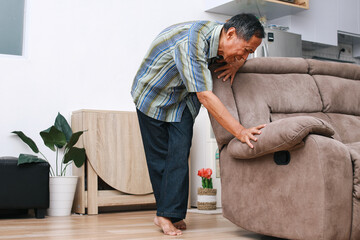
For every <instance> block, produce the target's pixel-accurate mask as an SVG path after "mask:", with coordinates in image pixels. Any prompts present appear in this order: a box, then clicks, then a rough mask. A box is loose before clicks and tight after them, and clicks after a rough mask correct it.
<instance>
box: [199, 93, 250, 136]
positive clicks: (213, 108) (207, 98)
mask: <svg viewBox="0 0 360 240" xmlns="http://www.w3.org/2000/svg"><path fill="white" fill-rule="evenodd" d="M197 96H198V99H199V101H200V102H201V103H202V104H203V105H204V107H205V108H206V109H207V110H208V111H209V113H210V114H211V115H212V116H213V117H214V118H215V120H216V121H217V122H218V123H219V124H220V125H221V126H223V128H225V129H226V130H227V131H229V132H230V133H231V134H233V135H234V136H235V137H236V138H240V135H241V131H242V130H243V129H244V127H243V126H242V125H241V124H240V123H239V121H237V120H236V119H235V118H234V117H233V116H232V115H231V114H230V112H229V111H228V110H227V109H226V107H225V106H224V104H223V103H222V102H221V101H220V99H219V98H218V97H217V96H216V95H215V94H214V93H213V92H212V91H204V92H198V93H197Z"/></svg>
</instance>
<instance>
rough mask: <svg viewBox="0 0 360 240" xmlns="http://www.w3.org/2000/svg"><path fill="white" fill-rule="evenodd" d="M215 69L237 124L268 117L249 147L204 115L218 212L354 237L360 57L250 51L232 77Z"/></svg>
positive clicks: (219, 91)
mask: <svg viewBox="0 0 360 240" xmlns="http://www.w3.org/2000/svg"><path fill="white" fill-rule="evenodd" d="M213 69H216V67H213ZM217 75H218V73H213V82H214V89H213V91H214V93H215V94H216V95H217V96H218V97H219V98H220V100H221V101H222V102H223V103H224V104H225V106H226V107H227V108H228V110H229V111H230V113H231V114H232V115H233V116H234V117H235V118H236V119H238V120H239V121H240V123H241V124H242V125H243V126H245V127H247V128H248V127H254V126H257V125H260V124H264V123H265V124H267V125H266V127H265V128H263V129H262V134H261V135H257V138H258V141H257V142H253V145H254V149H250V148H249V147H248V146H247V145H246V144H244V143H241V142H240V141H239V140H237V139H236V138H234V136H232V135H231V134H230V133H229V132H227V131H226V130H225V129H224V128H222V127H221V126H220V125H219V124H218V123H217V122H216V121H215V120H214V119H213V118H212V117H211V116H210V120H211V123H212V127H213V130H214V134H215V137H216V140H217V143H218V146H219V149H220V169H221V191H222V207H223V215H224V217H226V218H227V219H229V220H230V221H231V222H233V223H235V224H237V225H238V226H240V227H242V228H244V229H247V230H250V231H253V232H257V233H260V234H264V235H269V236H275V237H281V238H287V239H299V240H300V239H301V240H303V239H306V240H308V239H313V240H325V239H328V240H330V239H331V240H348V239H351V240H358V239H360V66H358V65H354V64H345V63H334V62H323V61H318V60H313V59H302V58H255V59H250V60H248V61H247V62H246V64H245V65H244V66H243V67H242V68H241V69H240V71H239V72H238V73H237V75H236V77H235V79H234V82H233V85H232V86H231V85H230V81H226V82H223V81H222V80H219V79H217Z"/></svg>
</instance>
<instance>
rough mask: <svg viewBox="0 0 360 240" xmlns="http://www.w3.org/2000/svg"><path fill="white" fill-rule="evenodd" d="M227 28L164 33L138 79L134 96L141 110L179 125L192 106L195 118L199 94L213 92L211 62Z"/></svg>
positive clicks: (203, 24) (198, 25) (183, 27)
mask: <svg viewBox="0 0 360 240" xmlns="http://www.w3.org/2000/svg"><path fill="white" fill-rule="evenodd" d="M222 27H223V25H221V24H219V23H215V22H209V21H196V22H187V23H181V24H177V25H173V26H171V27H168V28H166V29H165V30H163V31H162V32H161V33H160V34H159V35H158V36H157V37H156V38H155V40H154V41H153V42H152V44H151V46H150V48H149V51H148V52H147V54H146V56H145V58H144V60H143V62H142V63H141V66H140V68H139V70H138V72H137V74H136V76H135V79H134V82H133V85H132V89H131V95H132V97H133V99H134V102H135V104H136V107H137V109H139V110H140V111H141V112H142V113H144V114H146V115H147V116H149V117H152V118H154V119H157V120H161V121H165V122H179V121H180V120H181V116H182V113H183V111H184V109H185V107H186V106H188V108H189V110H190V112H191V114H192V116H193V118H194V119H195V117H196V116H197V114H198V112H199V109H200V106H201V104H200V102H199V100H198V99H197V96H196V92H202V91H208V90H212V77H211V73H210V71H209V69H208V60H209V59H211V58H213V57H216V56H217V51H218V46H219V38H220V32H221V29H222Z"/></svg>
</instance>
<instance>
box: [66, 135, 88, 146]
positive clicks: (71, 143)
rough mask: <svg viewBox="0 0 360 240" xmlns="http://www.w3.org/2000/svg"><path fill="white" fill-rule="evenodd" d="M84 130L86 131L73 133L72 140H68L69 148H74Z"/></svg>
mask: <svg viewBox="0 0 360 240" xmlns="http://www.w3.org/2000/svg"><path fill="white" fill-rule="evenodd" d="M84 132H85V131H79V132H76V133H73V134H72V135H71V138H70V141H69V142H68V144H66V148H68V149H70V148H72V147H73V146H74V145H75V144H76V143H77V142H78V141H79V138H80V136H81V135H82V134H83V133H84Z"/></svg>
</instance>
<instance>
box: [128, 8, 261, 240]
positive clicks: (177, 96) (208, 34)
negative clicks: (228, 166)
mask: <svg viewBox="0 0 360 240" xmlns="http://www.w3.org/2000/svg"><path fill="white" fill-rule="evenodd" d="M263 37H264V29H263V27H262V25H261V23H260V22H259V21H258V19H257V18H256V17H255V16H254V15H252V14H239V15H236V16H234V17H232V18H231V19H230V20H229V21H228V22H226V23H225V24H224V25H222V24H220V23H215V22H210V21H195V22H187V23H181V24H177V25H173V26H171V27H168V28H166V29H165V30H163V31H162V32H161V33H160V34H159V35H158V36H157V37H156V39H155V40H154V41H153V43H152V44H151V46H150V48H149V51H148V52H147V54H146V56H145V58H144V60H143V62H142V63H141V66H140V68H139V70H138V72H137V74H136V76H135V79H134V82H133V86H132V90H131V94H132V97H133V99H134V102H135V104H136V108H137V114H138V119H139V124H140V130H141V135H142V139H143V143H144V149H145V155H146V160H147V165H148V169H149V175H150V180H151V184H152V187H153V190H154V195H155V199H156V205H157V213H156V216H155V219H154V223H155V224H156V225H157V226H159V227H160V228H161V229H162V230H163V232H164V234H168V235H180V234H182V232H181V230H184V229H186V224H185V222H184V221H183V219H185V216H186V210H187V199H188V190H189V189H188V186H189V169H188V157H189V152H190V146H191V139H192V134H193V130H192V128H193V123H194V119H195V117H196V116H197V114H198V112H199V109H200V105H201V104H203V105H204V107H205V108H206V109H207V110H208V112H209V113H210V114H211V115H213V116H214V118H215V119H216V120H217V121H218V122H219V123H220V124H221V125H222V126H223V127H224V128H225V129H226V130H228V131H229V132H230V133H232V134H233V135H234V136H235V137H236V138H238V139H239V140H240V141H241V142H243V143H246V144H248V145H249V147H251V148H252V147H253V145H252V144H251V142H250V140H252V141H256V140H257V139H256V137H255V136H254V135H256V134H260V133H261V131H260V129H261V128H263V127H264V126H265V125H260V126H256V127H252V128H249V129H246V128H244V127H243V126H242V125H241V124H240V123H239V122H238V121H237V120H235V118H233V117H232V116H231V114H230V113H229V112H228V110H227V109H226V108H225V106H224V105H223V104H222V103H221V101H220V100H219V99H218V98H217V97H216V96H215V95H214V94H213V93H212V77H211V73H210V71H209V69H208V63H209V62H210V61H212V60H213V59H220V58H221V59H222V61H225V62H226V65H224V66H223V67H220V68H219V69H217V70H216V71H223V72H222V73H221V74H220V75H219V77H224V80H227V79H229V78H230V79H231V82H232V81H233V78H234V76H235V73H236V72H237V70H238V69H239V68H240V67H241V66H242V65H243V64H244V62H245V61H246V59H247V57H248V55H249V53H252V52H254V51H255V49H256V48H257V47H258V46H259V45H260V43H261V41H262V38H263Z"/></svg>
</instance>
